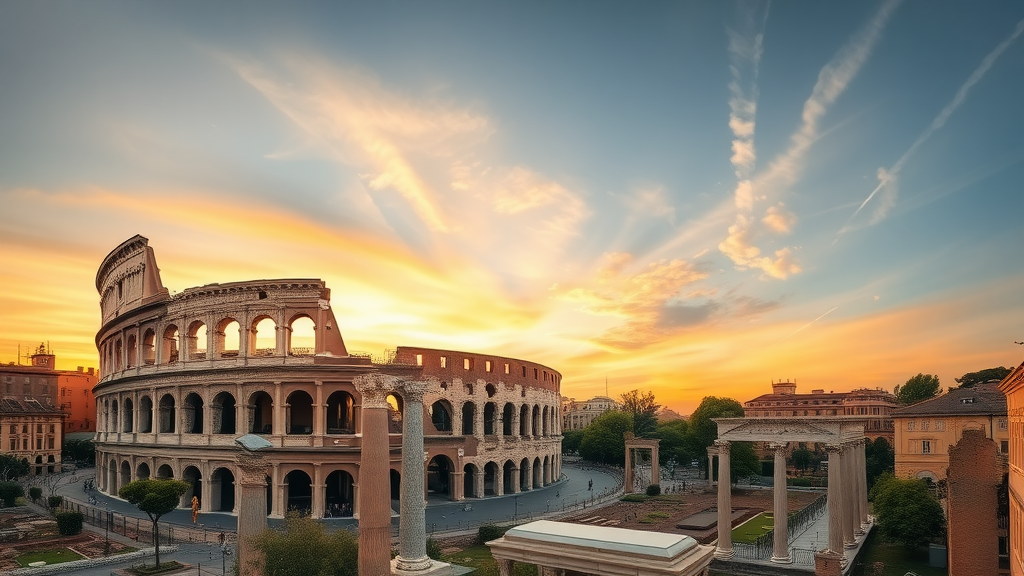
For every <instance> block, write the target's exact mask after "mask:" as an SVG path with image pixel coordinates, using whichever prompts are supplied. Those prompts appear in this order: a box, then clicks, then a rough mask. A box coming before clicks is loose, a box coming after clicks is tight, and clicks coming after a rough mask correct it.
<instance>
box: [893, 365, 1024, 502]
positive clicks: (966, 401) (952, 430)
mask: <svg viewBox="0 0 1024 576" xmlns="http://www.w3.org/2000/svg"><path fill="white" fill-rule="evenodd" d="M892 416H893V421H894V424H895V428H896V441H895V443H894V445H893V448H894V449H895V451H896V476H898V477H901V478H908V477H915V478H921V479H924V480H928V481H931V482H938V481H940V480H943V479H945V478H946V468H948V467H949V448H950V447H951V446H954V445H956V443H957V442H959V441H960V438H961V437H962V436H963V432H964V430H982V431H984V433H985V437H986V438H992V439H993V440H995V442H996V444H997V445H998V446H999V453H1000V454H1001V455H1003V456H1004V458H1005V456H1006V454H1008V453H1009V451H1010V447H1009V442H1010V431H1009V427H1008V423H1007V415H1006V396H1004V395H1003V393H1002V392H1000V391H999V389H998V384H997V383H996V382H988V383H986V384H978V385H976V386H974V387H973V388H957V389H954V390H950V391H949V392H947V393H946V394H943V395H941V396H937V397H935V398H931V399H929V400H924V401H923V402H918V403H917V404H914V405H912V406H907V407H906V408H900V409H899V410H895V411H893V413H892Z"/></svg>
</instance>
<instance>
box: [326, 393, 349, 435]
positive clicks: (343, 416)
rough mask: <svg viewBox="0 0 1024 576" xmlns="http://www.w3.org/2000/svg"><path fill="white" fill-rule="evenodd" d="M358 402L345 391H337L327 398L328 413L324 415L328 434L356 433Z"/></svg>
mask: <svg viewBox="0 0 1024 576" xmlns="http://www.w3.org/2000/svg"><path fill="white" fill-rule="evenodd" d="M355 406H356V401H355V398H354V397H353V396H352V394H350V393H348V392H347V391H345V390H336V391H334V392H332V393H331V395H330V396H328V397H327V411H326V413H325V414H324V418H326V420H327V421H326V423H325V424H326V425H325V426H324V429H325V430H327V433H328V434H355V433H356V410H355Z"/></svg>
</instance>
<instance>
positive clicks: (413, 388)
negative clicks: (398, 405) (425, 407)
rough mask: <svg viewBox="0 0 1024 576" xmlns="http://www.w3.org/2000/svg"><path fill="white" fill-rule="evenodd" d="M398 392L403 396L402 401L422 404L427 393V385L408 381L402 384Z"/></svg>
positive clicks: (397, 389)
mask: <svg viewBox="0 0 1024 576" xmlns="http://www.w3.org/2000/svg"><path fill="white" fill-rule="evenodd" d="M396 391H397V392H398V393H399V394H401V395H402V400H405V401H406V402H419V403H422V402H423V395H424V394H425V393H426V392H427V383H426V382H416V381H412V380H407V381H404V382H401V383H400V384H399V385H398V387H397V388H396Z"/></svg>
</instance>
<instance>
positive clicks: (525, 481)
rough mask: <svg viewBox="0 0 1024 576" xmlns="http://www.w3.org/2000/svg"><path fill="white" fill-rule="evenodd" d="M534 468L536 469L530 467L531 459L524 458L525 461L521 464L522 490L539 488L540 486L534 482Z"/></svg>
mask: <svg viewBox="0 0 1024 576" xmlns="http://www.w3.org/2000/svg"><path fill="white" fill-rule="evenodd" d="M533 468H535V467H534V466H531V465H530V459H529V458H523V460H522V461H521V462H519V489H520V490H529V489H530V488H531V487H533V488H536V487H537V486H539V484H537V483H536V482H534V481H533Z"/></svg>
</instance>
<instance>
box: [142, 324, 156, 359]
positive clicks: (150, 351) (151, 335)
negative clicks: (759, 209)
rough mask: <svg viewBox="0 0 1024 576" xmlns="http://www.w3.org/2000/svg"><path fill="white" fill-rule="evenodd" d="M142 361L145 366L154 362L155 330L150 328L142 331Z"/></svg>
mask: <svg viewBox="0 0 1024 576" xmlns="http://www.w3.org/2000/svg"><path fill="white" fill-rule="evenodd" d="M142 363H143V364H145V365H147V366H149V365H151V364H154V363H156V332H154V331H153V329H152V328H147V329H146V331H145V332H143V333H142Z"/></svg>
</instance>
